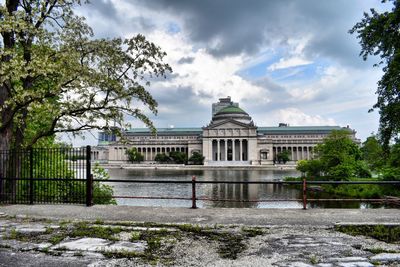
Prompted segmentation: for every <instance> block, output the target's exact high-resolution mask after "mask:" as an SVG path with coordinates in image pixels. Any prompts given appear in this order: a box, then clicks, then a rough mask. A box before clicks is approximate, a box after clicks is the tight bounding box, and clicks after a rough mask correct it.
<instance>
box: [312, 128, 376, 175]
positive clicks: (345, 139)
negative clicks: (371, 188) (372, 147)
mask: <svg viewBox="0 0 400 267" xmlns="http://www.w3.org/2000/svg"><path fill="white" fill-rule="evenodd" d="M349 134H350V133H349V131H348V130H334V131H332V132H331V133H330V134H329V135H328V137H327V138H325V139H324V141H323V143H321V144H318V145H317V146H316V147H315V148H314V151H315V153H316V155H317V157H318V160H319V162H314V163H313V164H314V165H313V167H315V168H314V170H315V174H316V173H317V172H320V173H321V172H322V173H323V174H324V175H328V176H330V177H332V178H333V179H348V178H350V177H369V176H370V175H371V174H370V173H369V171H368V169H367V168H366V166H365V164H363V161H362V157H361V151H360V148H359V146H358V145H357V144H356V143H355V142H354V141H353V140H352V139H351V138H350V136H349ZM310 164H311V163H310ZM320 164H321V165H320ZM319 166H320V169H319ZM310 168H311V167H310ZM310 170H311V169H310Z"/></svg>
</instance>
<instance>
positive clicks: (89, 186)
mask: <svg viewBox="0 0 400 267" xmlns="http://www.w3.org/2000/svg"><path fill="white" fill-rule="evenodd" d="M90 154H91V149H90V146H86V206H88V207H90V206H93V176H92V170H91V165H90Z"/></svg>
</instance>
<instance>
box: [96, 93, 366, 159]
mask: <svg viewBox="0 0 400 267" xmlns="http://www.w3.org/2000/svg"><path fill="white" fill-rule="evenodd" d="M340 129H347V130H348V131H349V135H350V136H351V138H352V139H353V140H355V141H357V142H359V141H358V140H357V139H356V137H355V134H356V132H355V131H354V130H352V129H350V128H349V127H345V128H343V127H340V126H289V125H288V124H285V123H280V124H279V126H278V127H257V126H256V125H255V124H254V122H253V120H252V118H251V117H250V116H249V114H247V113H246V112H245V111H244V110H243V109H241V108H240V107H239V103H234V102H232V101H231V98H230V97H226V98H221V99H219V102H217V103H214V104H212V118H211V121H210V123H209V124H208V125H207V126H205V127H203V128H158V129H157V134H155V135H153V134H151V132H150V130H149V129H147V128H133V129H130V130H127V131H125V132H124V133H123V136H124V137H125V139H127V140H129V145H127V144H124V143H122V142H119V138H118V137H117V136H113V135H112V134H111V135H110V134H108V135H107V134H106V133H104V132H100V133H99V146H97V147H95V148H93V158H94V159H95V160H103V161H114V162H123V161H126V160H127V156H126V154H125V151H126V149H127V148H129V147H136V148H137V150H138V152H139V153H141V154H143V156H144V160H145V162H154V158H155V156H156V155H157V154H160V153H165V154H169V153H170V152H171V151H180V152H184V153H187V155H188V156H189V157H190V156H191V155H192V154H193V153H194V152H199V153H201V154H202V155H203V156H204V157H205V161H204V164H205V165H217V166H240V165H271V164H274V163H275V162H276V161H277V155H278V154H279V153H280V152H283V151H288V152H289V155H290V159H291V163H295V162H296V161H298V160H301V159H310V158H312V156H313V148H314V147H315V146H316V145H317V144H318V143H321V142H322V140H323V139H324V138H325V137H326V136H327V135H329V134H330V133H331V132H332V131H333V130H340Z"/></svg>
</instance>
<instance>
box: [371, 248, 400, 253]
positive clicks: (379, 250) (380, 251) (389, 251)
mask: <svg viewBox="0 0 400 267" xmlns="http://www.w3.org/2000/svg"><path fill="white" fill-rule="evenodd" d="M364 250H365V251H369V252H371V253H372V254H380V253H399V251H397V250H388V249H383V248H365V249H364Z"/></svg>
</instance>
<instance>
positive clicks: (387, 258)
mask: <svg viewBox="0 0 400 267" xmlns="http://www.w3.org/2000/svg"><path fill="white" fill-rule="evenodd" d="M370 259H371V260H372V261H380V262H392V261H400V253H380V254H377V255H375V256H373V257H371V258H370Z"/></svg>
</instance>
